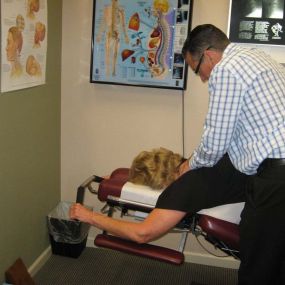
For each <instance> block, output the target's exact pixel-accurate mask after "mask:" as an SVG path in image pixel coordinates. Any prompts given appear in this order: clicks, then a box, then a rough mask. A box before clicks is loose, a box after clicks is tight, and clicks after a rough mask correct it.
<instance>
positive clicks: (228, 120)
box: [190, 66, 244, 169]
mask: <svg viewBox="0 0 285 285" xmlns="http://www.w3.org/2000/svg"><path fill="white" fill-rule="evenodd" d="M243 94H244V90H243V85H242V82H241V80H238V78H237V77H236V76H234V75H233V74H232V73H231V71H230V70H229V69H225V68H223V67H218V66H216V68H215V69H214V70H213V71H212V74H211V77H210V80H209V95H210V97H209V109H208V114H207V117H206V120H205V124H204V132H203V135H202V139H201V142H200V144H199V146H198V148H197V149H196V150H195V151H194V154H193V157H192V159H191V161H190V168H191V169H195V168H200V167H211V166H213V165H215V164H216V163H217V162H218V161H219V160H220V158H221V157H222V156H223V155H224V154H225V153H226V152H227V151H228V148H229V146H230V143H231V140H232V139H233V135H234V131H235V128H236V125H237V122H238V118H239V114H240V110H241V105H242V100H243Z"/></svg>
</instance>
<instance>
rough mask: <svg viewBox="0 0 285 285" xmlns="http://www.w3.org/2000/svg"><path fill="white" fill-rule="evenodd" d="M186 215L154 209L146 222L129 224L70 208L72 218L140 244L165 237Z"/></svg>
mask: <svg viewBox="0 0 285 285" xmlns="http://www.w3.org/2000/svg"><path fill="white" fill-rule="evenodd" d="M185 214H186V213H185V212H181V211H175V210H166V209H154V210H153V211H152V212H151V213H150V214H149V215H148V217H147V218H146V219H145V220H144V221H142V222H128V221H123V220H118V219H114V218H110V217H107V216H104V215H102V214H100V213H96V212H92V211H90V210H89V209H86V208H85V207H84V206H82V205H81V204H74V205H73V206H71V208H70V218H72V219H78V220H80V221H83V222H86V223H89V224H91V225H93V226H95V227H97V228H99V229H101V230H105V231H107V232H109V233H111V234H114V235H116V236H119V237H122V238H125V239H130V240H133V241H136V242H138V243H147V242H149V241H151V240H154V239H156V238H158V237H160V236H162V235H164V234H165V233H167V232H168V231H169V230H170V229H172V228H173V227H175V225H176V224H178V223H179V222H180V220H181V219H182V218H183V217H184V216H185Z"/></svg>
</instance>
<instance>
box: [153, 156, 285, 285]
mask: <svg viewBox="0 0 285 285" xmlns="http://www.w3.org/2000/svg"><path fill="white" fill-rule="evenodd" d="M244 201H245V208H244V210H243V212H242V215H241V218H242V220H241V223H240V240H241V242H240V255H241V266H240V269H239V285H255V284H258V285H273V284H274V285H275V284H276V285H277V284H278V285H285V282H284V280H282V281H281V276H282V274H283V275H285V272H284V269H285V267H282V264H283V263H284V266H285V261H284V257H285V167H284V166H278V167H276V168H265V169H263V170H261V171H259V172H258V174H257V175H252V176H248V175H245V174H243V173H241V172H239V171H237V170H236V169H235V168H234V167H233V165H232V164H231V162H230V160H229V158H228V156H227V155H225V156H224V157H223V158H222V159H221V160H220V161H219V162H218V163H217V164H216V165H215V166H214V167H209V168H206V167H204V168H199V169H196V170H192V171H188V172H187V173H185V174H184V175H182V176H181V177H180V178H179V179H177V180H176V181H175V182H174V183H172V184H171V185H170V186H169V187H167V189H166V190H165V191H164V192H163V193H162V194H161V195H160V197H159V199H158V202H157V205H156V207H157V208H164V209H174V210H180V211H185V212H190V213H195V212H197V211H199V210H201V209H205V208H211V207H214V206H218V205H222V204H229V203H236V202H244ZM274 282H275V283H274Z"/></svg>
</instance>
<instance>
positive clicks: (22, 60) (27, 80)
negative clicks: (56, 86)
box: [1, 0, 47, 92]
mask: <svg viewBox="0 0 285 285" xmlns="http://www.w3.org/2000/svg"><path fill="white" fill-rule="evenodd" d="M46 52H47V0H1V92H7V91H12V90H18V89H22V88H27V87H33V86H37V85H41V84H44V83H45V70H46Z"/></svg>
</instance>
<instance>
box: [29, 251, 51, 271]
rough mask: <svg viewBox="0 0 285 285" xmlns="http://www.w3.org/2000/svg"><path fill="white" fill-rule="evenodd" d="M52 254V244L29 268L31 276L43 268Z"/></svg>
mask: <svg viewBox="0 0 285 285" xmlns="http://www.w3.org/2000/svg"><path fill="white" fill-rule="evenodd" d="M50 256H51V246H49V247H47V248H46V249H45V250H44V251H43V253H42V254H41V255H40V256H39V257H38V258H37V259H36V260H35V262H34V263H33V264H32V265H31V266H30V267H29V268H28V272H29V273H30V274H31V276H35V275H36V273H37V272H38V271H39V270H40V269H41V268H42V266H43V265H44V264H45V263H46V262H47V260H48V259H49V258H50Z"/></svg>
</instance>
